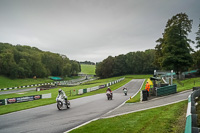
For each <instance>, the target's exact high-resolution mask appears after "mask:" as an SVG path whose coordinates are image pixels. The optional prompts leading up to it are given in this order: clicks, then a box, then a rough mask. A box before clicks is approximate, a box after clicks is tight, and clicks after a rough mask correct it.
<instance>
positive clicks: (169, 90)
mask: <svg viewBox="0 0 200 133" xmlns="http://www.w3.org/2000/svg"><path fill="white" fill-rule="evenodd" d="M176 92H177V86H176V84H175V85H169V86H164V87H160V88H157V90H156V96H163V95H169V94H173V93H176Z"/></svg>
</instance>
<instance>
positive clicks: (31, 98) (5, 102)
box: [0, 93, 51, 105]
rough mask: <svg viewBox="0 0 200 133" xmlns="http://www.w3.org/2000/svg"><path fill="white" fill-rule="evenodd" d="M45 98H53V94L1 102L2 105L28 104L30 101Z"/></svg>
mask: <svg viewBox="0 0 200 133" xmlns="http://www.w3.org/2000/svg"><path fill="white" fill-rule="evenodd" d="M44 98H51V93H48V94H42V95H32V96H23V97H15V98H7V99H2V100H0V105H7V104H13V103H21V102H28V101H33V100H38V99H44Z"/></svg>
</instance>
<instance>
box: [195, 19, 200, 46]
mask: <svg viewBox="0 0 200 133" xmlns="http://www.w3.org/2000/svg"><path fill="white" fill-rule="evenodd" d="M196 35H197V36H196V43H197V46H196V48H200V23H199V29H198V31H197V32H196Z"/></svg>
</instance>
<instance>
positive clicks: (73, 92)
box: [65, 78, 125, 96]
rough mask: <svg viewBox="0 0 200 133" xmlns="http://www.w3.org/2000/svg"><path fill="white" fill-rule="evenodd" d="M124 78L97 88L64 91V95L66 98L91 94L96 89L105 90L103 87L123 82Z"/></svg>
mask: <svg viewBox="0 0 200 133" xmlns="http://www.w3.org/2000/svg"><path fill="white" fill-rule="evenodd" d="M124 79H125V78H121V79H118V80H115V81H112V82H109V83H107V84H103V85H99V86H94V87H91V88H86V89H79V90H75V89H74V90H69V91H65V92H66V95H67V96H75V95H81V94H84V93H87V92H91V91H95V90H98V89H102V88H105V87H108V86H111V85H113V84H116V83H118V82H120V81H122V80H124Z"/></svg>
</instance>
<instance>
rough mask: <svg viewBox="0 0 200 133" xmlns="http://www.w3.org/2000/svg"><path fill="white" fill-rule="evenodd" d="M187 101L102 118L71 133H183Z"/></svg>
mask: <svg viewBox="0 0 200 133" xmlns="http://www.w3.org/2000/svg"><path fill="white" fill-rule="evenodd" d="M186 110H187V101H183V102H179V103H176V104H172V105H167V106H163V107H159V108H155V109H149V110H145V111H140V112H135V113H130V114H127V115H122V116H117V117H113V118H108V119H100V120H97V121H94V122H91V123H89V124H87V125H85V126H83V127H80V128H78V129H75V130H72V131H71V132H70V133H93V132H95V133H147V132H148V133H167V132H177V133H182V132H183V131H184V128H185V119H186V117H185V115H186Z"/></svg>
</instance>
